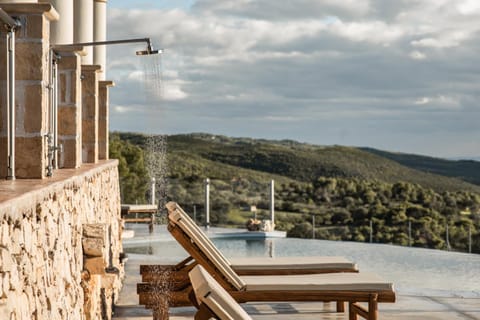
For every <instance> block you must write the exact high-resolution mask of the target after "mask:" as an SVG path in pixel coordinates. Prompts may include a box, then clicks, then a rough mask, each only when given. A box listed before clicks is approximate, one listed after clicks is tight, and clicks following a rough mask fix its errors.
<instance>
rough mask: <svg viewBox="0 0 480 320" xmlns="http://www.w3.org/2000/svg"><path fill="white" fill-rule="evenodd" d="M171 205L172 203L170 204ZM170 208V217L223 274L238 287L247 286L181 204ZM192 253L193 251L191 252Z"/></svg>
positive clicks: (240, 288)
mask: <svg viewBox="0 0 480 320" xmlns="http://www.w3.org/2000/svg"><path fill="white" fill-rule="evenodd" d="M168 205H170V203H169V204H168ZM168 208H169V214H168V219H169V220H170V221H171V222H173V223H174V224H176V225H177V226H178V227H180V228H181V229H182V230H183V232H185V233H186V234H187V235H188V236H189V237H190V239H191V241H192V242H194V243H195V244H196V245H197V246H198V247H199V248H200V250H202V252H203V253H204V254H205V256H206V257H207V258H208V260H209V261H210V262H211V263H212V264H213V265H214V266H215V267H216V268H217V269H218V270H219V271H220V272H221V273H222V275H223V276H224V277H225V278H226V279H227V280H228V281H229V282H230V283H231V284H232V285H233V286H234V287H235V288H236V289H237V290H242V289H243V288H244V287H245V283H244V282H243V281H242V279H241V278H240V277H239V276H238V275H237V273H236V272H235V271H234V270H233V269H232V268H231V266H230V263H229V262H228V261H227V259H226V258H225V257H224V256H223V254H222V253H221V252H220V251H219V250H218V249H217V247H215V245H214V244H213V242H212V241H211V240H210V239H209V238H208V237H207V236H206V235H205V233H204V232H203V231H202V230H200V228H199V227H198V226H197V225H196V224H195V223H194V222H193V221H192V219H190V217H189V216H188V215H187V214H186V213H185V212H183V210H182V208H180V206H178V205H176V208H175V210H173V211H172V210H171V208H172V207H171V205H170V206H169V207H168ZM185 249H186V250H187V251H188V250H189V249H190V250H195V249H191V248H185ZM190 254H191V253H190Z"/></svg>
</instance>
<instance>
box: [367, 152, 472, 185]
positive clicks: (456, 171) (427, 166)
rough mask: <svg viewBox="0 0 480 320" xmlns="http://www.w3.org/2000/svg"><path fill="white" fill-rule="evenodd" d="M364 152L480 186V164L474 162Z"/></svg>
mask: <svg viewBox="0 0 480 320" xmlns="http://www.w3.org/2000/svg"><path fill="white" fill-rule="evenodd" d="M362 150H364V151H367V152H370V153H373V154H376V155H378V156H381V157H384V158H387V159H390V160H393V161H395V162H398V163H400V164H402V165H404V166H406V167H410V168H412V169H417V170H421V171H425V172H430V173H434V174H439V175H443V176H447V177H454V178H458V179H461V180H464V181H467V182H470V183H473V184H476V185H480V162H479V161H473V160H446V159H439V158H433V157H427V156H421V155H416V154H408V153H398V152H396V153H394V152H387V151H383V150H378V149H372V148H362Z"/></svg>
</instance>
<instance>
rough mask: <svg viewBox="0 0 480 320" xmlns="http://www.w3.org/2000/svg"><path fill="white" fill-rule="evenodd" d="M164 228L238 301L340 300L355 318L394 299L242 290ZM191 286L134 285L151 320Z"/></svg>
mask: <svg viewBox="0 0 480 320" xmlns="http://www.w3.org/2000/svg"><path fill="white" fill-rule="evenodd" d="M168 230H169V231H170V233H171V234H172V235H173V236H174V237H175V239H176V240H177V241H178V242H179V243H180V244H181V245H182V246H183V247H184V248H185V250H187V251H188V252H189V253H190V254H191V256H192V258H193V259H195V261H196V262H197V263H199V264H200V265H202V266H203V267H204V268H205V269H206V270H207V272H209V273H210V274H211V275H213V276H214V278H215V279H216V280H217V281H218V282H219V283H220V285H221V286H222V287H224V288H225V290H227V292H229V293H230V294H231V295H232V297H233V298H234V299H235V300H236V301H237V302H239V303H243V302H249V301H259V302H272V301H318V302H321V301H323V302H329V301H336V302H337V306H339V307H340V310H337V311H342V308H341V305H342V304H343V302H344V301H347V302H349V319H350V320H353V319H357V316H358V315H359V316H362V317H363V318H365V319H368V320H377V319H378V303H379V302H395V292H394V291H393V290H392V291H378V290H375V291H346V290H338V291H337V290H335V291H333V290H332V291H330V290H321V291H314V290H286V291H283V290H275V291H272V290H261V291H257V290H255V291H245V290H238V289H237V288H235V287H234V286H233V285H232V284H231V283H230V282H229V280H228V279H227V278H225V277H224V276H223V274H222V272H221V271H220V270H218V269H217V268H216V267H215V265H214V264H213V263H212V262H211V261H210V260H209V258H208V257H207V256H206V255H205V254H204V253H203V252H202V251H201V250H200V249H199V248H198V246H197V244H196V243H194V242H192V240H191V239H190V237H189V236H188V235H187V234H186V233H185V232H184V231H183V230H182V229H181V228H180V227H179V226H178V225H175V224H174V223H172V222H170V223H169V225H168ZM191 290H192V288H191V286H188V285H187V286H186V287H185V288H182V289H180V290H178V291H171V292H169V293H167V294H164V295H162V294H158V293H157V294H155V293H156V292H158V286H156V285H155V284H152V283H140V284H138V285H137V293H138V294H139V300H140V304H142V305H145V306H147V307H149V308H152V309H153V310H154V319H155V320H159V319H168V307H169V306H170V307H174V306H186V305H191V301H190V299H189V298H188V296H189V294H190V292H191ZM359 302H366V303H368V308H365V307H363V306H361V305H360V304H359Z"/></svg>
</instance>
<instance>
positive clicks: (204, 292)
mask: <svg viewBox="0 0 480 320" xmlns="http://www.w3.org/2000/svg"><path fill="white" fill-rule="evenodd" d="M189 277H190V282H191V283H192V287H193V291H194V292H195V297H196V299H197V302H198V304H199V305H202V304H205V305H206V306H207V307H208V309H210V310H211V311H212V313H213V314H214V315H215V316H217V317H218V319H221V320H252V318H251V317H250V316H249V315H248V314H247V313H246V312H245V310H243V309H242V307H240V305H239V304H238V303H237V302H236V301H235V300H234V299H233V298H232V296H231V295H230V294H229V293H228V292H227V291H225V289H223V288H222V286H220V285H219V284H218V282H216V281H215V280H214V279H213V278H212V276H211V275H210V274H209V273H208V272H207V271H206V270H205V269H204V268H203V267H202V266H200V265H197V266H196V267H195V268H193V269H192V271H190V273H189Z"/></svg>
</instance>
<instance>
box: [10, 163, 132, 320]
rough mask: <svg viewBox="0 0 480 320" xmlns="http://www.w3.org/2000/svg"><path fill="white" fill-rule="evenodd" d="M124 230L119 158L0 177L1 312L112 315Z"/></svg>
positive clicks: (120, 274) (87, 316) (15, 315)
mask: <svg viewBox="0 0 480 320" xmlns="http://www.w3.org/2000/svg"><path fill="white" fill-rule="evenodd" d="M92 230H93V231H92ZM121 231H122V230H121V220H120V192H119V182H118V170H117V161H116V160H109V161H102V162H100V163H99V164H96V165H83V166H82V167H81V168H80V169H63V170H58V171H56V174H55V176H54V177H53V178H52V179H48V180H43V181H42V182H41V181H39V180H17V181H0V319H9V320H11V319H75V320H77V319H110V317H111V305H112V300H114V299H115V297H118V292H119V290H120V287H121V280H122V278H123V275H124V273H123V264H122V263H121V262H120V255H121V252H122V244H121ZM88 239H90V240H88ZM92 239H93V240H92ZM95 239H96V240H95ZM95 241H97V242H96V243H97V244H98V248H97V249H98V250H99V251H98V252H100V253H94V254H93V256H92V250H95V248H93V249H92V247H91V246H92V243H95ZM82 243H83V245H82ZM84 247H85V248H84ZM87 247H88V248H87ZM92 259H97V260H96V261H97V262H95V261H92ZM105 266H106V268H104V267H105ZM87 267H88V268H87ZM89 269H90V270H89Z"/></svg>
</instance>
